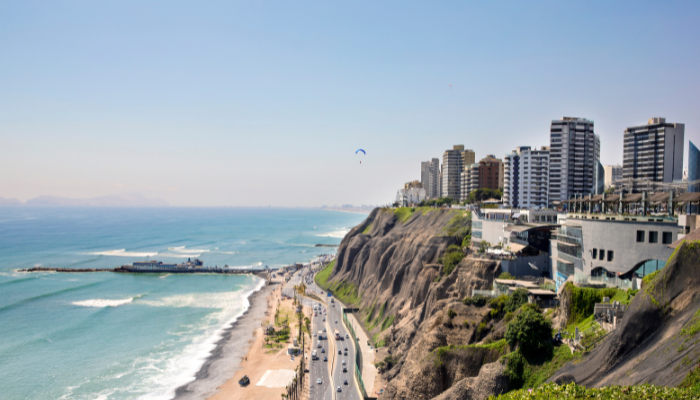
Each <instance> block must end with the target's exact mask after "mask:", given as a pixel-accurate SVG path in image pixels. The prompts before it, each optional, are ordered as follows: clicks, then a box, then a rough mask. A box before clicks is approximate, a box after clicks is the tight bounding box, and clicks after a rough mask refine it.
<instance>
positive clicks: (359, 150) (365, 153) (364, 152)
mask: <svg viewBox="0 0 700 400" xmlns="http://www.w3.org/2000/svg"><path fill="white" fill-rule="evenodd" d="M359 152H362V154H364V155H367V152H366V151H364V150H362V149H357V151H355V154H357V153H359ZM360 164H362V160H360Z"/></svg>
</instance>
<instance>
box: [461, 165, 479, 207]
mask: <svg viewBox="0 0 700 400" xmlns="http://www.w3.org/2000/svg"><path fill="white" fill-rule="evenodd" d="M461 185H462V188H461V197H460V198H459V201H461V202H463V201H465V200H467V197H469V193H471V192H473V191H475V190H477V189H478V188H479V164H471V165H468V166H466V167H464V171H463V172H462V181H461Z"/></svg>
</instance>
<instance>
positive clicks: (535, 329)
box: [506, 309, 552, 355]
mask: <svg viewBox="0 0 700 400" xmlns="http://www.w3.org/2000/svg"><path fill="white" fill-rule="evenodd" d="M551 336H552V324H551V323H550V322H549V321H547V320H546V319H545V318H544V316H542V314H540V313H537V312H535V311H533V310H532V309H525V310H523V312H522V313H520V314H518V316H517V317H516V318H515V320H514V321H513V322H511V323H510V324H508V328H506V342H508V344H509V345H510V347H511V348H515V347H516V346H518V345H519V346H520V349H521V351H522V353H523V354H525V355H533V354H535V353H537V352H538V351H540V350H543V349H546V348H547V347H551V345H552V342H551V340H550V339H551Z"/></svg>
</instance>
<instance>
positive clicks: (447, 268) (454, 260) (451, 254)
mask: <svg viewBox="0 0 700 400" xmlns="http://www.w3.org/2000/svg"><path fill="white" fill-rule="evenodd" d="M463 258H464V252H463V251H462V249H461V248H460V247H459V246H456V245H452V246H450V247H448V248H447V250H445V255H444V256H443V257H442V265H443V266H444V268H443V269H442V274H443V275H445V276H447V275H449V274H451V273H452V271H454V269H455V268H456V267H457V264H459V262H460V261H462V259H463Z"/></svg>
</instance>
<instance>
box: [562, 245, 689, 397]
mask: <svg viewBox="0 0 700 400" xmlns="http://www.w3.org/2000/svg"><path fill="white" fill-rule="evenodd" d="M698 361H700V242H693V243H683V244H682V245H681V246H679V247H678V248H677V249H676V252H675V253H674V255H673V256H671V258H670V259H669V260H668V262H667V263H666V266H665V267H664V268H663V269H662V270H660V271H659V272H658V274H657V276H656V277H654V278H653V279H652V280H651V281H649V283H648V284H645V286H644V287H643V288H642V289H641V290H640V291H639V293H637V295H636V296H635V297H634V299H633V300H632V302H631V303H630V306H629V308H628V310H627V312H626V313H625V316H624V317H623V319H622V321H621V322H620V323H619V326H618V328H617V329H616V330H615V331H613V333H611V334H610V335H609V336H608V337H607V338H606V339H605V340H604V342H603V343H602V344H601V345H600V346H598V347H597V348H596V349H594V350H593V351H592V352H591V353H590V354H589V355H588V356H587V357H586V358H585V359H584V360H583V361H582V362H580V363H577V364H568V365H565V366H564V367H563V368H562V369H561V370H559V371H557V373H555V374H554V375H553V376H552V378H551V379H550V381H551V382H566V381H575V382H577V383H579V384H583V385H585V386H590V387H601V386H608V385H635V384H640V383H651V384H655V385H663V386H676V385H678V384H679V383H680V382H681V381H682V380H683V378H684V377H685V376H686V375H687V374H688V372H689V371H690V370H691V369H693V368H695V366H697V364H698Z"/></svg>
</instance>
